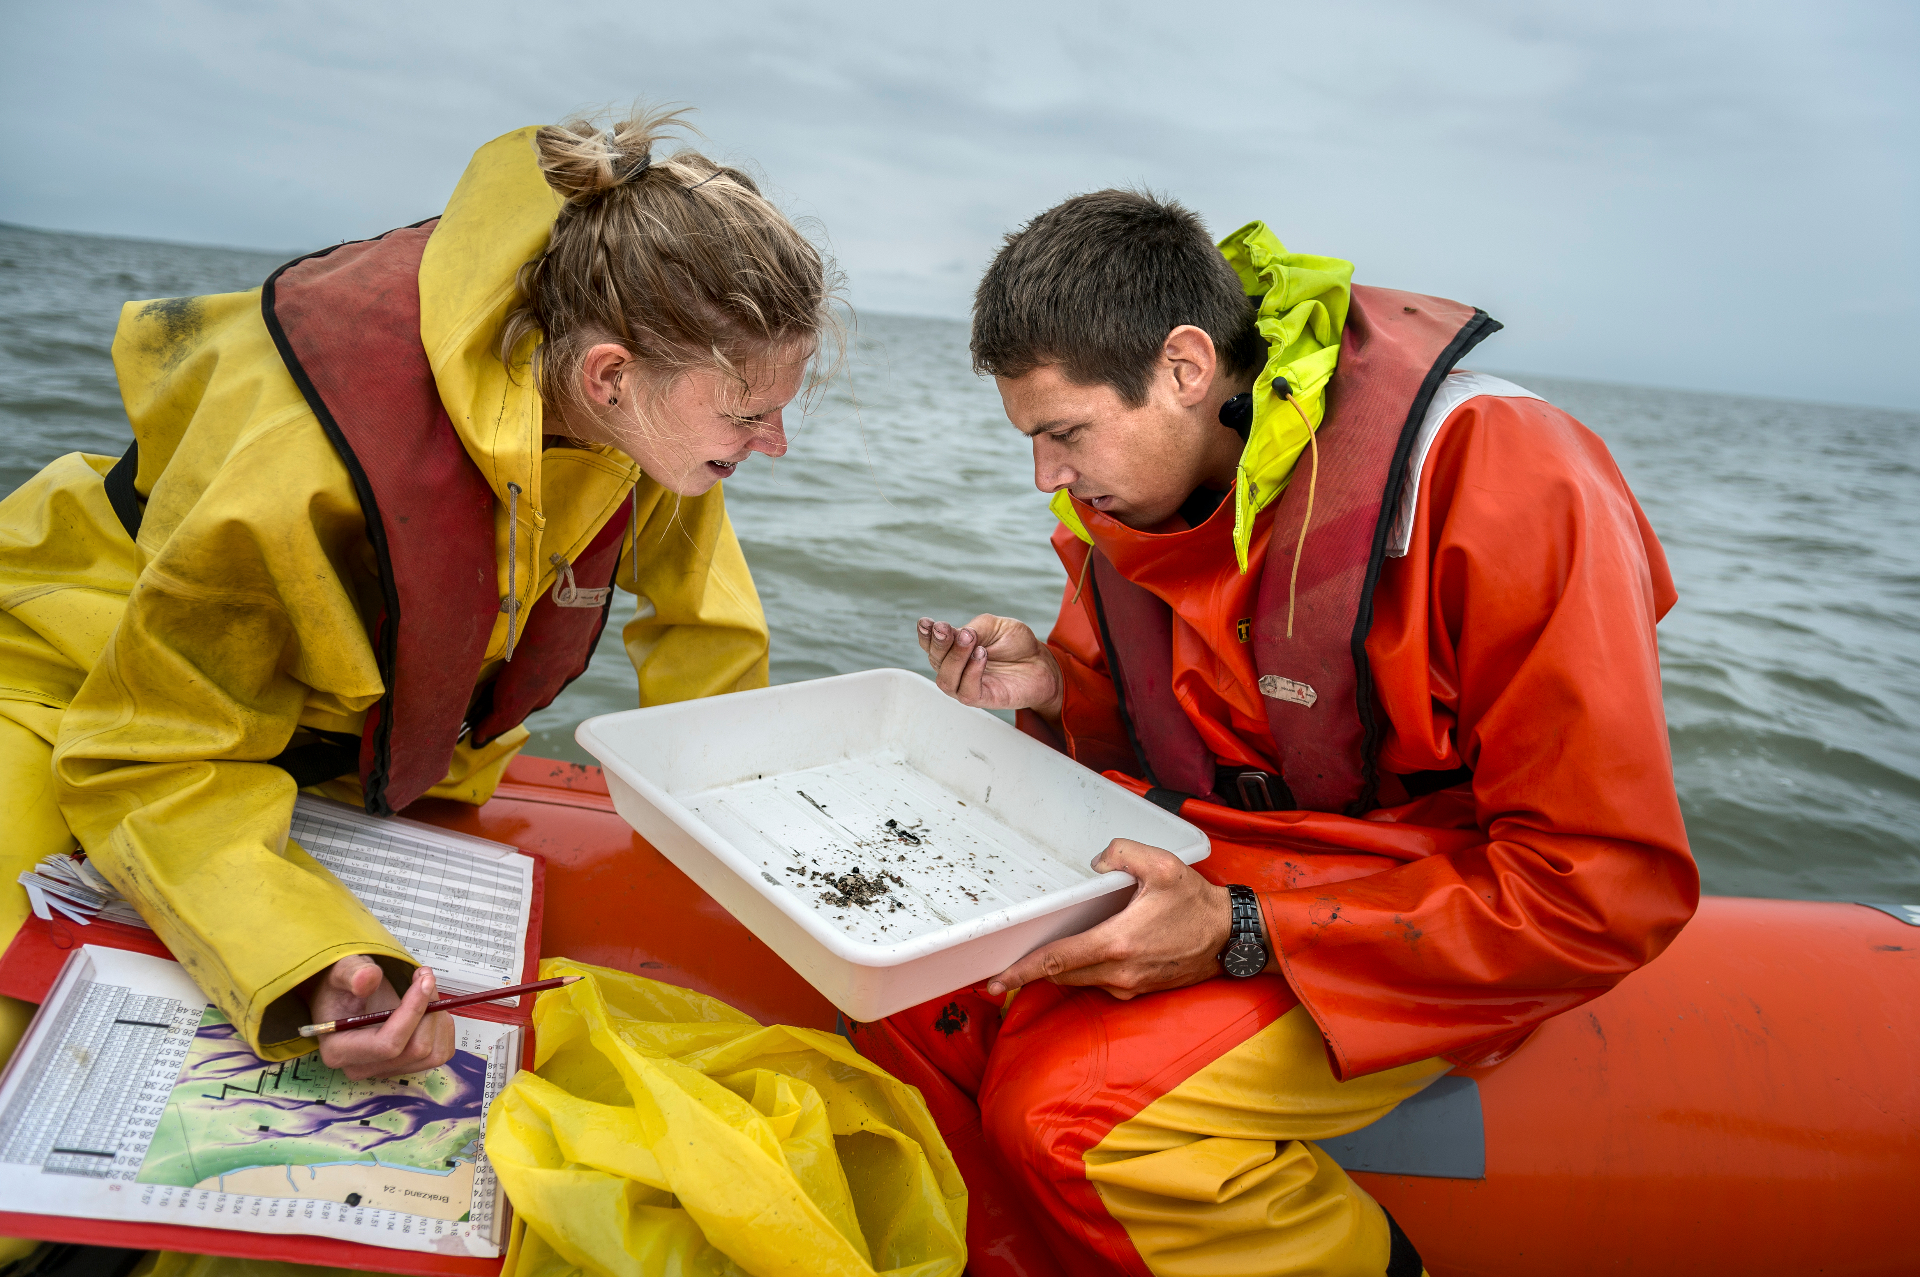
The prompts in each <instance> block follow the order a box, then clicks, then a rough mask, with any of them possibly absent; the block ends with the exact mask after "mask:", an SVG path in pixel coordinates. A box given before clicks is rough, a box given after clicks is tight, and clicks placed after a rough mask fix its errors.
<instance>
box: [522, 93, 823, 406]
mask: <svg viewBox="0 0 1920 1277" xmlns="http://www.w3.org/2000/svg"><path fill="white" fill-rule="evenodd" d="M684 114H685V113H684V111H667V110H646V109H642V108H636V109H635V110H634V112H633V114H632V115H630V116H629V117H628V118H627V119H625V120H621V121H619V122H618V123H615V124H613V125H612V126H611V127H606V126H603V125H601V124H599V123H597V122H595V121H594V120H593V119H591V118H589V117H586V116H580V117H576V118H574V119H571V120H568V121H566V122H565V123H563V124H558V125H549V126H548V127H546V128H543V129H540V130H539V131H538V132H537V133H536V134H535V135H534V139H535V140H534V145H535V147H536V149H537V151H538V154H539V160H540V168H541V170H542V171H543V172H545V173H546V175H547V183H548V184H549V185H550V186H552V187H553V189H554V190H555V191H557V192H559V194H560V195H561V196H562V197H564V198H565V200H566V204H565V205H564V206H563V207H562V208H561V210H560V215H559V217H558V219H557V220H556V221H555V222H554V226H553V238H552V240H551V242H550V243H549V245H548V248H547V251H546V252H544V253H542V254H541V255H540V256H539V257H538V258H536V259H535V260H533V261H531V262H528V263H527V264H526V265H525V266H523V267H522V268H521V270H520V277H519V285H520V295H521V296H520V302H519V304H518V305H516V306H515V307H514V309H513V310H512V311H511V312H510V313H509V314H508V315H507V320H506V324H505V326H504V327H503V328H502V330H501V334H500V347H499V349H500V357H501V359H502V360H504V361H505V362H506V363H507V366H508V367H509V368H510V369H511V368H513V367H514V366H515V364H516V359H515V355H516V352H520V351H521V350H522V348H523V346H524V345H525V344H526V343H527V342H528V340H529V338H533V337H535V336H538V337H539V338H540V341H539V343H538V345H537V347H536V348H535V349H534V350H533V352H532V355H531V360H532V363H533V373H534V377H535V380H536V384H538V386H539V387H540V390H541V393H542V394H543V395H544V396H546V397H547V398H549V399H553V398H555V397H557V396H559V395H565V396H568V397H569V398H571V399H572V400H573V401H575V402H577V403H581V404H582V406H584V402H583V401H584V391H583V389H582V387H581V378H580V365H581V361H582V360H583V359H584V358H585V356H586V352H587V351H588V350H589V349H591V348H592V347H593V346H594V345H596V344H598V343H600V342H605V341H614V342H618V343H620V344H621V345H622V346H625V347H626V348H627V350H628V351H630V352H631V353H632V354H633V355H634V356H635V357H636V358H638V359H639V360H641V361H642V362H643V363H645V364H646V365H648V366H649V368H650V369H652V370H653V371H655V372H659V373H664V374H665V377H664V378H662V382H663V384H664V383H670V382H671V381H672V380H673V379H674V378H675V377H677V376H678V375H679V374H681V373H683V372H685V371H687V370H689V369H693V368H701V367H704V368H713V369H716V370H717V371H719V372H721V373H722V374H723V375H726V376H730V377H732V378H734V379H736V380H737V381H738V382H739V383H740V385H741V388H742V389H743V390H744V389H745V388H746V382H747V373H748V369H749V368H750V367H751V366H752V365H754V364H756V363H758V362H760V361H762V360H765V359H767V358H770V357H772V356H773V355H774V354H776V353H777V352H780V351H782V350H783V349H784V348H787V347H790V346H794V345H802V346H806V347H809V348H811V351H815V352H817V351H818V349H819V347H820V345H821V344H822V340H823V338H824V339H826V340H828V341H830V342H832V343H834V344H835V345H836V349H837V345H838V342H839V338H840V331H841V329H840V326H839V322H838V319H837V316H836V315H835V313H834V304H835V301H836V300H837V299H836V294H837V292H838V284H839V280H838V275H837V272H836V271H835V270H834V269H833V267H832V265H831V263H830V262H828V261H827V260H826V259H824V258H823V257H822V255H821V253H820V252H819V250H817V249H816V248H815V247H814V246H813V245H812V244H810V243H809V242H808V241H807V239H806V238H805V236H803V235H802V234H801V233H800V231H799V230H798V229H796V228H795V226H794V225H793V223H792V222H790V221H788V220H787V218H786V216H785V215H784V214H782V213H781V212H780V210H779V209H777V208H775V207H774V206H773V204H772V202H771V201H769V200H768V199H767V198H766V197H765V196H763V195H761V193H760V188H759V187H758V186H756V185H755V184H754V182H753V179H752V178H750V177H748V176H747V175H746V174H745V173H742V172H741V171H740V170H738V169H735V168H728V167H725V166H723V165H720V164H716V163H714V162H713V161H712V160H710V159H708V158H707V157H706V156H704V155H701V154H699V153H698V152H697V151H693V150H690V149H687V148H686V147H684V146H683V147H681V148H680V149H678V150H676V151H675V152H674V153H673V154H671V155H661V154H657V153H656V150H657V148H658V147H659V146H660V145H661V144H662V143H663V142H665V141H666V139H667V135H668V132H669V131H670V130H674V129H687V128H688V127H689V126H688V125H687V123H686V121H685V120H684V119H683V118H682V117H683V115H684ZM526 358H527V356H524V355H523V356H522V357H521V359H522V361H524V360H525V359H526ZM831 362H832V361H831V360H829V361H819V360H816V361H815V370H816V371H815V377H816V379H817V378H818V377H819V376H820V375H821V374H820V369H821V368H822V366H823V364H825V365H829V366H830V364H831Z"/></svg>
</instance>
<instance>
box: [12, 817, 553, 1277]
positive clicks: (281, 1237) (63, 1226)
mask: <svg viewBox="0 0 1920 1277" xmlns="http://www.w3.org/2000/svg"><path fill="white" fill-rule="evenodd" d="M514 850H516V851H518V852H519V853H520V854H521V855H524V856H526V857H528V858H529V859H530V860H532V861H533V872H532V890H531V896H530V899H529V901H528V917H527V937H526V946H525V951H526V960H525V964H524V969H523V974H522V976H521V979H520V981H519V982H520V983H527V982H531V981H533V980H536V979H538V978H539V968H540V929H541V925H542V922H543V918H544V913H545V899H546V861H545V859H544V858H543V857H542V856H540V854H539V853H537V852H530V851H525V850H523V849H521V848H518V847H516V848H515V849H514ZM83 944H91V945H99V946H101V947H104V948H113V949H127V950H131V951H133V952H135V953H144V954H148V955H150V956H153V957H156V958H166V959H169V960H172V959H173V954H172V952H171V951H169V950H168V949H167V947H166V946H165V945H164V944H162V943H161V941H160V938H159V937H158V936H156V935H155V934H154V933H153V932H151V931H147V930H145V929H143V928H139V927H130V926H126V925H123V924H121V923H116V922H111V921H102V920H97V919H96V920H95V921H93V922H90V923H85V924H81V923H74V922H70V921H68V920H66V919H64V918H60V917H58V916H56V917H55V918H54V920H52V921H47V920H45V919H42V918H38V917H34V916H32V915H29V916H28V917H27V919H26V921H25V922H24V923H22V924H21V927H20V930H19V932H18V933H17V934H16V935H15V936H14V938H13V942H12V943H11V944H9V945H8V946H7V949H6V952H5V953H4V954H0V994H4V995H5V996H7V997H10V998H18V999H20V1000H21V1001H23V1002H32V1003H35V1004H38V1003H39V1002H41V1001H43V1000H44V999H45V998H46V996H47V993H48V991H49V990H50V989H51V988H52V987H53V982H54V980H55V979H56V978H57V977H58V976H59V974H60V970H61V968H62V967H63V966H65V964H66V961H67V957H68V955H69V953H71V951H72V950H73V949H75V948H77V947H78V946H80V945H83ZM516 1001H518V1002H520V1003H521V1004H522V1005H520V1006H517V1007H516V1006H502V1005H500V1004H497V1003H481V1004H479V1005H476V1006H470V1007H463V1008H461V1010H460V1012H459V1014H461V1015H463V1016H467V1017H470V1018H472V1019H476V1020H491V1021H495V1022H498V1023H512V1024H520V1025H523V1026H525V1032H524V1033H523V1035H522V1039H521V1040H522V1057H521V1067H522V1068H531V1067H532V1066H533V1058H534V1044H533V1031H532V1019H533V1007H532V1002H533V999H532V998H531V997H521V998H518V999H516ZM509 1210H511V1207H509ZM511 1228H512V1222H511V1216H509V1219H508V1223H507V1228H506V1230H504V1232H505V1233H506V1234H508V1235H510V1233H511ZM0 1236H5V1237H27V1238H33V1239H36V1240H40V1241H49V1242H68V1243H77V1244H80V1245H87V1246H117V1247H122V1248H125V1249H128V1250H177V1251H184V1252H187V1253H190V1254H200V1255H222V1256H230V1257H234V1258H241V1259H264V1260H279V1261H286V1262H289V1263H297V1264H322V1265H326V1266H329V1267H335V1268H353V1269H360V1270H363V1271H369V1272H384V1273H402V1274H408V1275H409V1277H414V1275H417V1277H498V1274H499V1273H500V1270H501V1268H502V1266H503V1265H504V1264H505V1262H506V1258H505V1255H502V1256H501V1257H500V1258H498V1259H481V1258H475V1257H471V1256H454V1255H436V1254H433V1253H430V1252H427V1251H418V1250H401V1249H397V1248H390V1247H386V1246H371V1245H368V1244H366V1243H364V1242H350V1241H343V1240H340V1239H338V1238H333V1237H318V1236H310V1235H305V1234H298V1233H254V1232H246V1231H244V1230H240V1229H227V1228H200V1227H196V1226H193V1225H186V1224H159V1223H145V1222H138V1221H123V1220H102V1219H90V1218H85V1217H81V1216H73V1215H41V1214H28V1213H25V1212H20V1211H8V1210H0Z"/></svg>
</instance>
